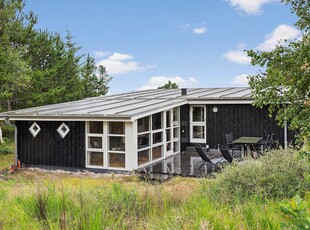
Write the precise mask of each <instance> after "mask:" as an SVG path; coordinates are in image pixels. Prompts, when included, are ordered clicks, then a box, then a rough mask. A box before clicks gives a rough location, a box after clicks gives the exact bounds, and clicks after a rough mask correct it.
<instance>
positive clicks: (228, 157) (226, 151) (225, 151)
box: [218, 145, 233, 163]
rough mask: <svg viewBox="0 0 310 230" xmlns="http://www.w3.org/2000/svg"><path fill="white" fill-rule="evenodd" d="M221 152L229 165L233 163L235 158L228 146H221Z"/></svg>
mask: <svg viewBox="0 0 310 230" xmlns="http://www.w3.org/2000/svg"><path fill="white" fill-rule="evenodd" d="M218 147H219V150H220V152H221V154H222V155H223V157H224V158H225V160H227V161H228V163H232V161H233V157H232V155H231V154H230V152H229V149H228V148H227V146H225V145H219V146H218Z"/></svg>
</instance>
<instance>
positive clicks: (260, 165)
mask: <svg viewBox="0 0 310 230" xmlns="http://www.w3.org/2000/svg"><path fill="white" fill-rule="evenodd" d="M309 175H310V169H309V162H308V161H307V159H305V158H300V157H297V154H296V151H294V150H292V149H288V150H273V151H271V152H270V153H269V154H268V155H266V156H263V157H261V158H260V159H258V160H249V161H244V162H242V163H238V164H233V165H231V166H228V167H226V168H224V169H223V171H222V173H220V174H217V176H216V179H215V180H210V179H209V180H206V182H205V183H204V191H206V192H207V194H208V195H210V196H211V198H212V199H219V200H222V201H224V202H231V201H234V200H237V201H242V200H244V198H246V197H250V196H257V197H260V198H284V197H292V196H294V195H295V194H296V193H302V192H303V191H308V190H309V188H310V180H309Z"/></svg>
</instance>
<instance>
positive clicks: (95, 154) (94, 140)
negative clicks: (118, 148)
mask: <svg viewBox="0 0 310 230" xmlns="http://www.w3.org/2000/svg"><path fill="white" fill-rule="evenodd" d="M86 138H87V151H86V158H87V165H89V166H97V167H104V145H103V139H104V132H103V122H101V121H100V122H99V121H91V122H88V126H87V134H86Z"/></svg>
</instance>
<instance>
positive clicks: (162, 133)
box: [137, 108, 180, 165]
mask: <svg viewBox="0 0 310 230" xmlns="http://www.w3.org/2000/svg"><path fill="white" fill-rule="evenodd" d="M137 124H138V136H137V142H138V143H137V144H138V156H137V157H138V165H143V164H145V163H148V162H151V161H154V160H157V159H161V158H163V157H165V156H166V155H169V154H171V153H177V152H179V150H180V147H179V145H180V137H179V136H180V134H179V132H180V128H179V108H175V109H173V110H172V109H171V110H167V111H165V112H160V113H156V114H153V115H151V116H147V117H143V118H140V119H139V120H138V121H137Z"/></svg>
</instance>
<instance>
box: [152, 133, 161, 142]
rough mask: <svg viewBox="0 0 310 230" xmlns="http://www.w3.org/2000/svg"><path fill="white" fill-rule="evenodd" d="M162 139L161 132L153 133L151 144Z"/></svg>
mask: <svg viewBox="0 0 310 230" xmlns="http://www.w3.org/2000/svg"><path fill="white" fill-rule="evenodd" d="M162 141H163V133H162V132H158V133H153V144H156V143H160V142H162Z"/></svg>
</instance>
